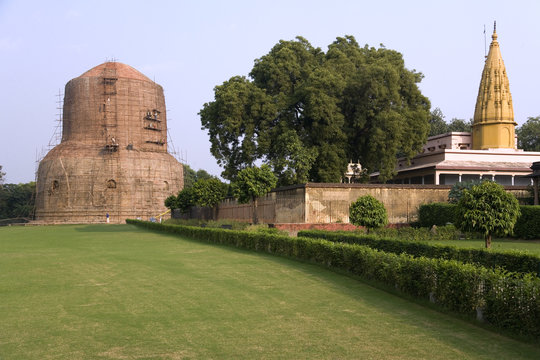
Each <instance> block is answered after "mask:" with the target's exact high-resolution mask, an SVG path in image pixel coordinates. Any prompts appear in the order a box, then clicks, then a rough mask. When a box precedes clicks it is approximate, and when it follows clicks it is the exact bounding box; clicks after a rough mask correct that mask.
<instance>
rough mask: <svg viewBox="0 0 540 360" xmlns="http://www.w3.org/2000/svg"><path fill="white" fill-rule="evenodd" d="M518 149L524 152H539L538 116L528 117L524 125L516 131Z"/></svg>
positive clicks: (539, 127)
mask: <svg viewBox="0 0 540 360" xmlns="http://www.w3.org/2000/svg"><path fill="white" fill-rule="evenodd" d="M516 133H517V136H518V148H520V149H523V150H525V151H540V116H537V117H529V118H528V119H527V121H526V122H525V124H523V125H521V126H520V127H518V128H517V129H516Z"/></svg>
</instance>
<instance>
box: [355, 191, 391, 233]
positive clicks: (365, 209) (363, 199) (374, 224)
mask: <svg viewBox="0 0 540 360" xmlns="http://www.w3.org/2000/svg"><path fill="white" fill-rule="evenodd" d="M349 219H350V221H351V224H354V225H357V226H365V227H366V228H367V229H368V232H369V230H370V229H374V228H379V227H383V226H385V225H386V224H388V214H387V212H386V208H385V207H384V204H383V203H382V202H380V201H379V200H377V199H376V198H374V197H373V196H371V195H364V196H360V197H359V198H358V199H357V200H356V201H355V202H353V203H352V204H351V206H350V207H349Z"/></svg>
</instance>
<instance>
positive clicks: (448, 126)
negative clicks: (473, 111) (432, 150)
mask: <svg viewBox="0 0 540 360" xmlns="http://www.w3.org/2000/svg"><path fill="white" fill-rule="evenodd" d="M472 123H473V120H472V119H469V121H465V120H463V119H458V118H453V119H452V120H450V122H449V123H447V122H446V121H445V120H444V114H443V113H442V111H441V109H439V108H435V109H433V111H432V112H431V117H430V119H429V126H430V128H429V136H435V135H440V134H445V133H448V132H454V131H455V132H471V130H472Z"/></svg>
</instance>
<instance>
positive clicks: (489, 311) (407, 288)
mask: <svg viewBox="0 0 540 360" xmlns="http://www.w3.org/2000/svg"><path fill="white" fill-rule="evenodd" d="M126 222H127V223H129V224H135V225H137V226H142V227H146V228H148V229H151V230H158V231H164V232H169V233H174V234H179V235H182V236H185V237H189V238H193V239H198V240H202V241H206V242H211V243H216V244H223V245H230V246H236V247H240V248H244V249H248V250H255V251H264V252H267V253H271V254H275V255H280V256H286V257H292V258H296V259H300V260H306V261H311V262H314V263H317V264H321V265H324V266H328V267H332V268H337V269H342V270H345V271H348V272H350V273H352V274H355V275H358V276H361V277H362V278H365V279H370V280H375V281H378V282H381V283H384V284H386V285H388V286H391V287H394V288H396V289H398V290H399V291H402V292H404V293H407V294H409V295H412V296H415V297H418V298H422V299H428V298H429V299H433V300H434V301H435V302H436V303H437V304H439V305H440V306H442V307H444V308H447V309H449V310H452V311H456V312H459V313H462V314H466V315H469V316H473V315H474V314H475V312H476V311H477V309H479V308H481V309H482V310H483V314H484V318H485V319H487V320H488V321H489V322H490V323H491V324H493V325H495V326H497V327H499V328H503V329H507V330H509V331H512V332H515V333H518V334H521V335H525V336H531V337H535V338H540V279H538V278H536V277H534V276H523V277H520V278H517V277H514V276H512V274H508V273H506V272H504V271H501V270H492V269H488V268H485V267H482V266H478V265H474V264H463V263H461V262H458V261H456V260H444V259H437V258H426V257H418V258H415V257H413V256H411V255H408V254H400V255H397V254H392V253H386V252H383V251H378V250H375V249H372V248H369V247H367V246H360V245H355V244H346V243H336V242H330V241H326V240H323V239H316V238H302V237H298V238H293V237H288V236H282V235H275V234H264V233H253V232H245V231H234V230H232V231H231V230H222V229H208V228H200V227H189V226H179V225H167V224H158V223H151V222H143V221H139V220H126Z"/></svg>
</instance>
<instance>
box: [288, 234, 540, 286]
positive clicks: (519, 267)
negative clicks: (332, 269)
mask: <svg viewBox="0 0 540 360" xmlns="http://www.w3.org/2000/svg"><path fill="white" fill-rule="evenodd" d="M298 236H302V237H310V238H318V239H325V240H328V241H332V242H342V243H348V244H358V245H366V246H369V247H371V248H373V249H377V250H382V251H386V252H390V253H394V254H401V253H406V254H409V255H412V256H415V257H421V256H425V257H429V258H439V259H447V260H458V261H461V262H465V263H476V264H480V265H482V266H486V267H488V268H492V269H496V268H503V269H505V270H507V271H513V272H519V273H534V274H538V275H540V257H538V256H535V255H532V254H529V253H526V252H521V251H504V252H499V251H493V250H490V251H487V250H485V249H462V248H458V247H455V246H447V245H439V244H428V243H425V242H415V241H406V240H400V239H399V240H398V239H392V238H378V237H376V236H371V235H365V234H358V233H347V232H330V231H320V230H303V231H299V232H298Z"/></svg>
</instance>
